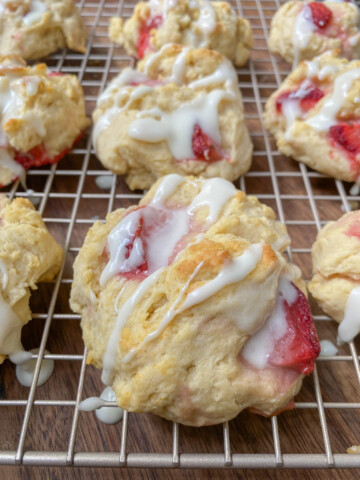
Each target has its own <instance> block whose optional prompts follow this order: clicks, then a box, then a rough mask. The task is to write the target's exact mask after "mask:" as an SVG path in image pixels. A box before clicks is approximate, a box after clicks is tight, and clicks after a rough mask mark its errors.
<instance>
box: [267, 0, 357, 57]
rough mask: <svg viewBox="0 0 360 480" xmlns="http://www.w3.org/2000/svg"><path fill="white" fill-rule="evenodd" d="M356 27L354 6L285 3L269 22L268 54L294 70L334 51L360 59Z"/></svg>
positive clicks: (353, 3)
mask: <svg viewBox="0 0 360 480" xmlns="http://www.w3.org/2000/svg"><path fill="white" fill-rule="evenodd" d="M359 27H360V12H359V9H358V7H357V5H356V4H355V2H346V1H345V2H336V1H333V2H332V1H329V2H321V3H320V2H306V1H305V2H302V1H290V2H286V3H284V4H283V5H282V6H281V7H280V8H279V10H278V11H277V12H276V13H275V15H274V17H273V19H272V21H271V29H270V36H269V50H270V51H271V52H272V53H277V54H279V55H281V56H282V57H283V58H284V59H285V60H286V61H287V62H289V63H293V64H294V65H295V66H296V65H297V64H298V63H299V62H300V61H301V60H311V59H312V58H314V57H316V56H317V55H320V54H321V53H324V52H326V51H328V50H333V49H338V50H339V51H340V52H341V55H342V56H344V57H346V58H348V59H349V60H351V59H355V58H359V57H360V34H359Z"/></svg>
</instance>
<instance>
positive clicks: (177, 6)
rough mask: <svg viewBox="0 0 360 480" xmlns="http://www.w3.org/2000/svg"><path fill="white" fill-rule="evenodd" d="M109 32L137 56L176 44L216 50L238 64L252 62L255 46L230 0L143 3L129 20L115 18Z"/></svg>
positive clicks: (114, 39)
mask: <svg viewBox="0 0 360 480" xmlns="http://www.w3.org/2000/svg"><path fill="white" fill-rule="evenodd" d="M109 35H110V39H111V40H112V41H113V42H115V43H118V44H119V45H122V46H124V47H125V49H126V51H127V52H128V53H129V54H130V55H134V56H135V57H137V58H143V57H144V56H146V55H148V54H149V53H151V52H154V51H158V50H160V49H161V48H162V47H163V46H164V45H166V44H168V43H176V44H179V45H184V46H187V47H197V48H198V47H201V48H208V49H211V50H216V51H217V52H219V53H221V54H222V55H224V56H225V57H227V58H229V60H230V61H231V62H233V63H234V65H236V66H237V67H240V66H242V65H244V64H245V63H246V62H247V61H248V59H249V56H250V50H251V48H252V46H253V38H252V31H251V27H250V23H249V22H248V21H247V20H246V19H244V18H242V17H239V16H237V15H236V13H235V11H234V10H233V8H232V7H231V5H230V4H229V3H228V2H209V1H207V0H195V1H194V0H191V1H189V0H174V1H172V2H167V1H162V0H160V1H153V2H140V3H138V4H137V5H136V7H135V10H134V13H133V16H132V17H131V18H130V19H129V20H127V21H126V22H125V23H123V19H122V18H118V17H113V18H112V19H111V21H110V28H109Z"/></svg>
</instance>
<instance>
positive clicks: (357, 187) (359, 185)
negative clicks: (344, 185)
mask: <svg viewBox="0 0 360 480" xmlns="http://www.w3.org/2000/svg"><path fill="white" fill-rule="evenodd" d="M349 193H350V195H352V196H354V197H355V196H357V195H359V193H360V176H359V177H358V179H357V180H356V182H355V183H354V185H353V186H352V187H351V188H350V191H349Z"/></svg>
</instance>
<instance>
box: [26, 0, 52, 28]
mask: <svg viewBox="0 0 360 480" xmlns="http://www.w3.org/2000/svg"><path fill="white" fill-rule="evenodd" d="M47 9H48V8H47V6H46V4H45V3H43V2H40V1H39V0H31V2H30V11H29V12H28V13H27V14H26V15H25V16H24V18H23V22H24V24H25V25H26V26H27V27H31V26H32V25H33V24H34V23H37V22H39V21H40V20H41V19H42V17H43V15H44V13H45V12H46V11H47Z"/></svg>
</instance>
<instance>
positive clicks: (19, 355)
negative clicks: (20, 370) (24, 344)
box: [9, 350, 32, 365]
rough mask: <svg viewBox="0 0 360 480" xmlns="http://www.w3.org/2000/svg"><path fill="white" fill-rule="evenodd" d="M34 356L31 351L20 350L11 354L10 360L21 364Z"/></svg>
mask: <svg viewBox="0 0 360 480" xmlns="http://www.w3.org/2000/svg"><path fill="white" fill-rule="evenodd" d="M31 358H32V353H31V352H25V350H19V351H18V352H15V353H13V354H12V355H9V360H10V361H11V362H12V363H15V365H19V364H20V363H24V362H27V361H28V360H30V359H31Z"/></svg>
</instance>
